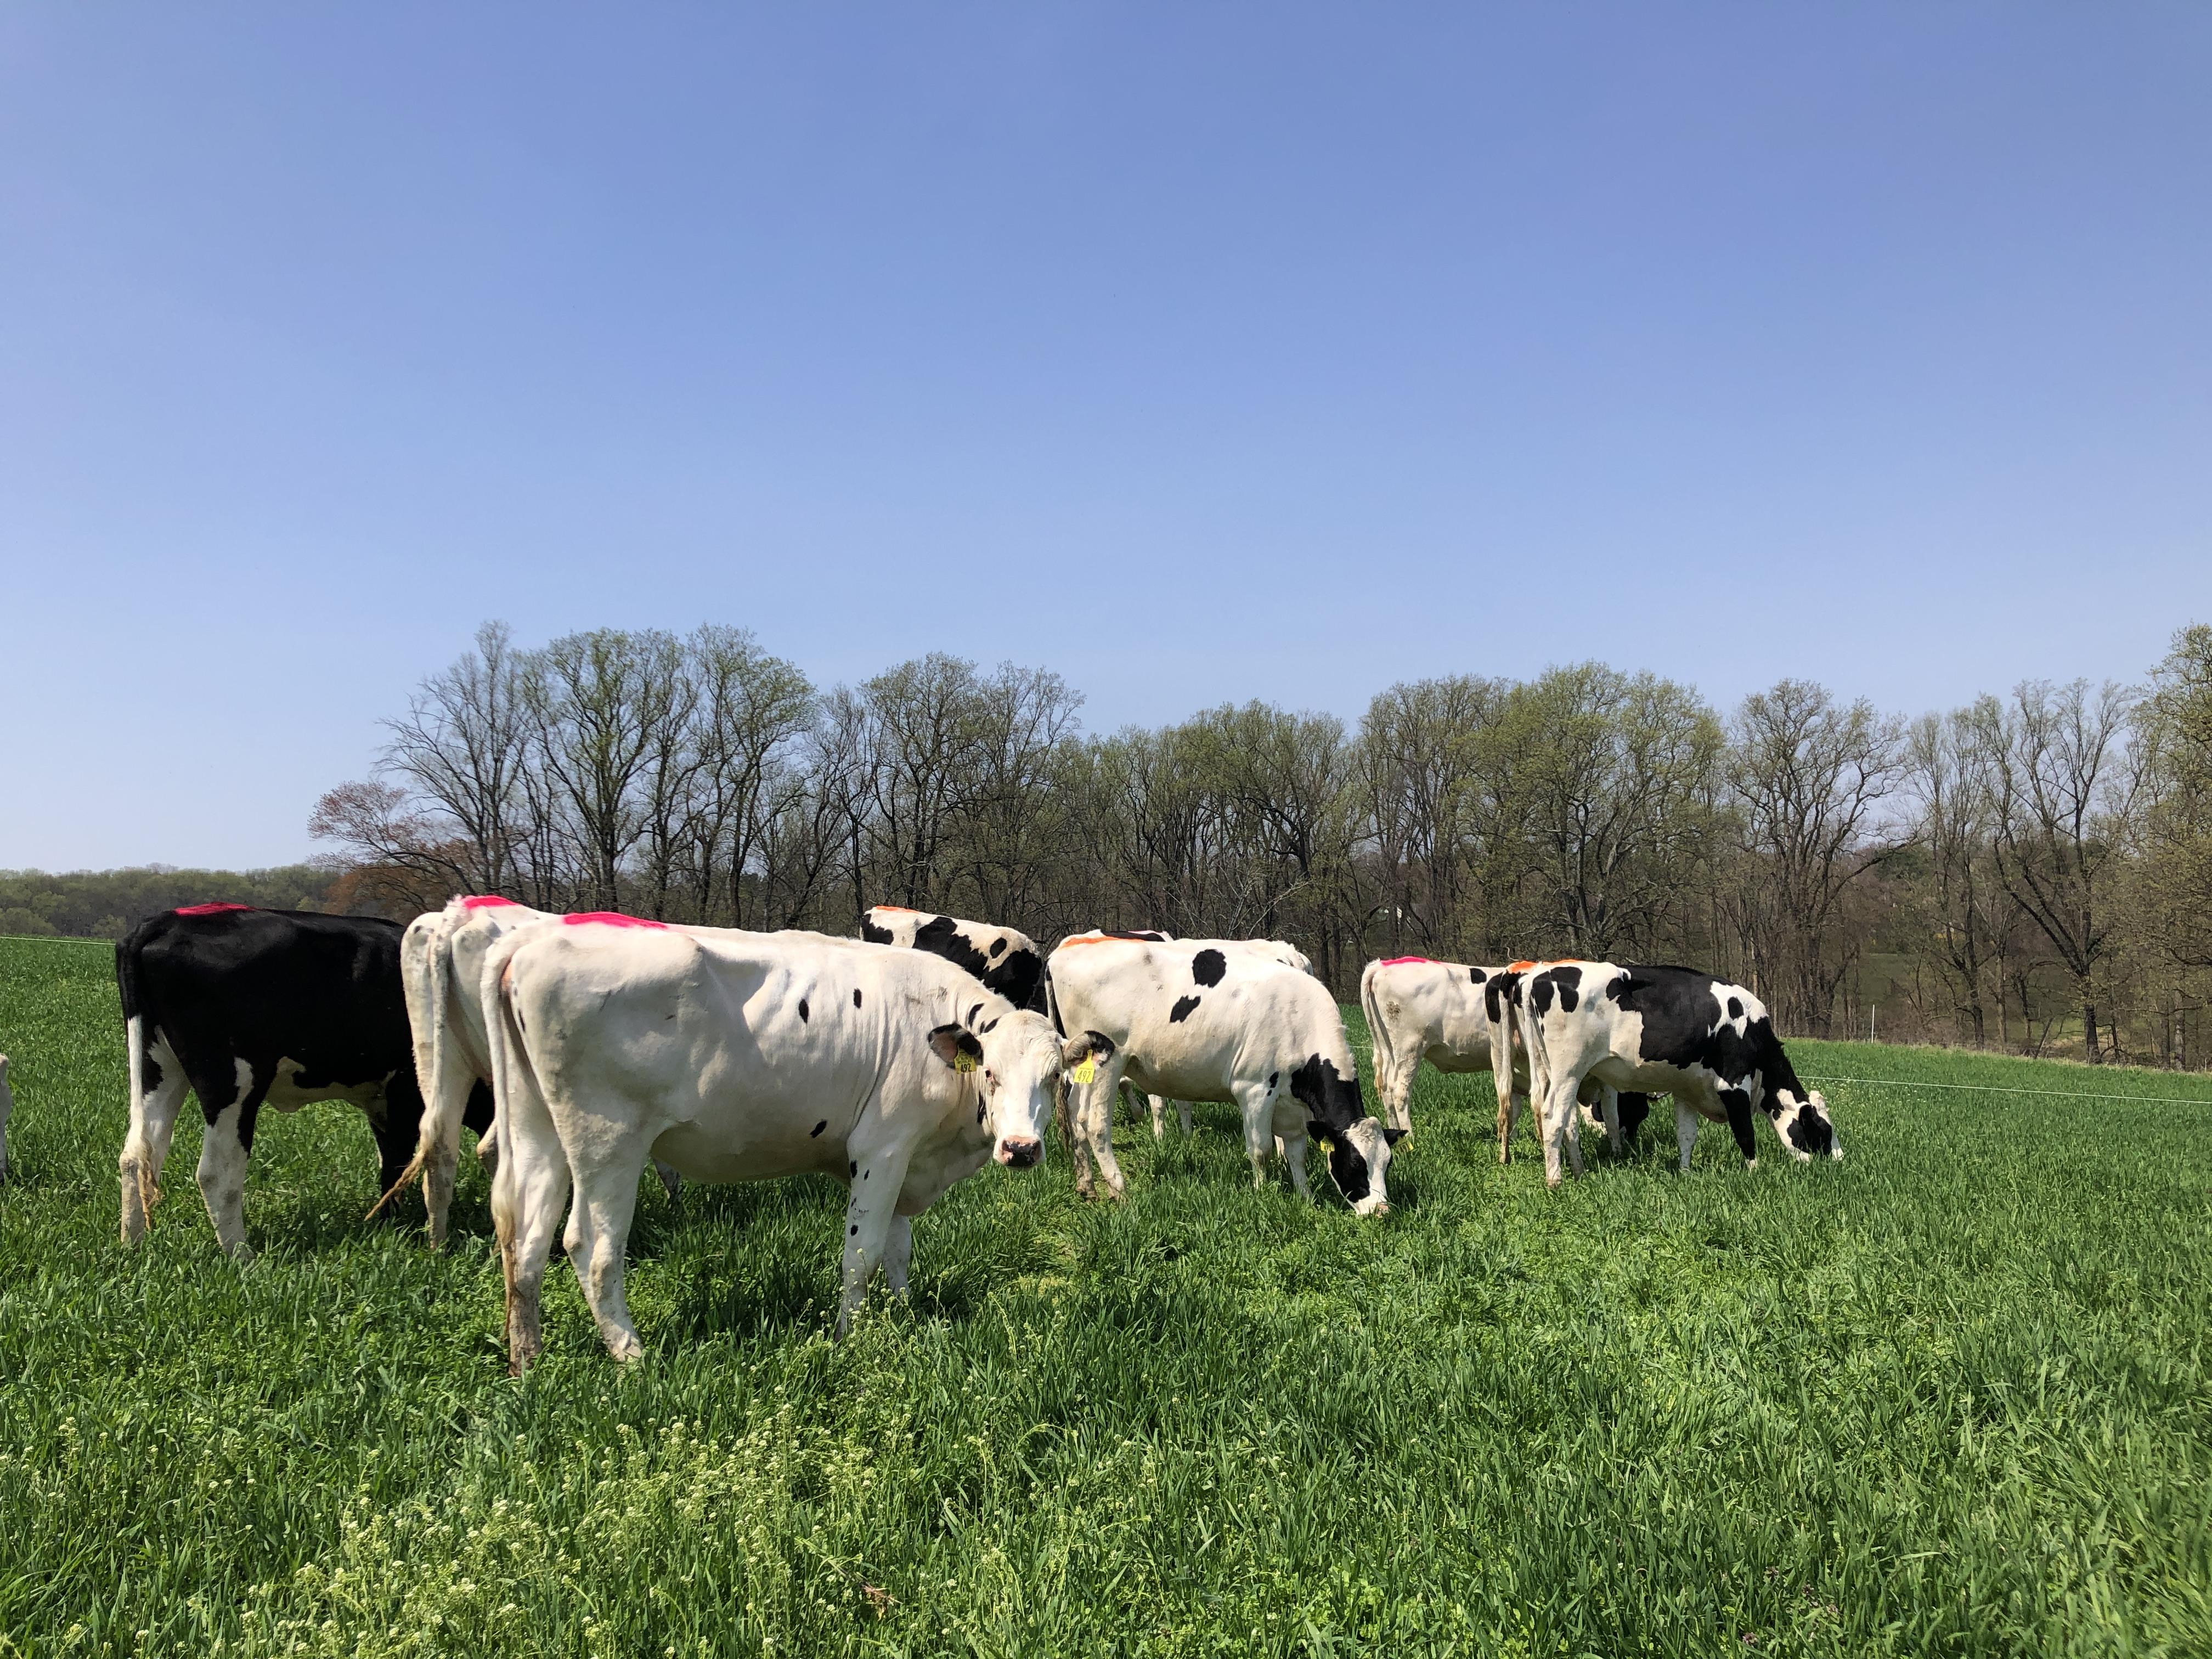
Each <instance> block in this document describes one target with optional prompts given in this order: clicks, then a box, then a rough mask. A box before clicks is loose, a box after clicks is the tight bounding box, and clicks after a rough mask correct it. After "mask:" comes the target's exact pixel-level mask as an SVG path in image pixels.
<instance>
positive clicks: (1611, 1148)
mask: <svg viewBox="0 0 2212 1659" xmlns="http://www.w3.org/2000/svg"><path fill="white" fill-rule="evenodd" d="M1598 1089H1599V1091H1600V1092H1599V1094H1598V1097H1597V1101H1598V1107H1597V1111H1598V1116H1599V1118H1600V1119H1601V1121H1603V1122H1604V1124H1605V1149H1606V1151H1607V1152H1610V1153H1611V1154H1612V1155H1613V1157H1615V1158H1619V1157H1620V1155H1621V1153H1622V1152H1624V1151H1626V1148H1625V1147H1623V1146H1621V1144H1620V1090H1618V1089H1616V1088H1614V1087H1613V1085H1611V1084H1607V1083H1601V1084H1599V1085H1598Z"/></svg>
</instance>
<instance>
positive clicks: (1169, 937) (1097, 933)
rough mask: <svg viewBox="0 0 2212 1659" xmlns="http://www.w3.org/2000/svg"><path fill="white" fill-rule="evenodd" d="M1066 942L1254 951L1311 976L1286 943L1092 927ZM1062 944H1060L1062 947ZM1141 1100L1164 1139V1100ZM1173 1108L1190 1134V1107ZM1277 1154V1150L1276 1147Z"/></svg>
mask: <svg viewBox="0 0 2212 1659" xmlns="http://www.w3.org/2000/svg"><path fill="white" fill-rule="evenodd" d="M1068 938H1069V939H1144V940H1147V941H1149V942H1150V943H1152V944H1154V945H1176V944H1182V945H1192V946H1194V947H1195V946H1199V945H1216V946H1218V947H1219V948H1220V949H1222V950H1224V951H1256V952H1257V953H1258V954H1259V955H1261V956H1262V957H1266V958H1267V960H1268V961H1270V962H1279V963H1282V964H1283V965H1284V966H1285V968H1295V969H1297V970H1298V971H1299V972H1300V973H1302V974H1310V973H1311V972H1313V959H1312V958H1311V957H1309V956H1307V955H1306V953H1305V952H1304V951H1301V950H1299V949H1298V947H1297V945H1292V944H1291V943H1290V942H1289V941H1288V940H1286V939H1180V940H1179V939H1176V936H1175V935H1174V934H1173V933H1161V932H1159V931H1158V929H1156V928H1150V927H1146V928H1139V929H1136V930H1134V931H1132V932H1127V933H1108V932H1105V931H1104V930H1103V929H1101V928H1096V927H1094V928H1092V929H1091V931H1090V932H1088V933H1071V934H1069V935H1068ZM1064 942H1065V941H1063V943H1064ZM1121 1088H1122V1091H1123V1093H1124V1094H1125V1095H1126V1096H1127V1097H1130V1098H1132V1099H1133V1098H1134V1097H1135V1096H1136V1095H1137V1092H1138V1091H1137V1089H1136V1085H1133V1084H1132V1083H1131V1082H1130V1081H1129V1080H1128V1079H1127V1078H1124V1079H1122V1080H1121ZM1144 1100H1145V1103H1146V1105H1147V1106H1148V1107H1150V1108H1151V1109H1152V1139H1155V1140H1161V1139H1165V1138H1166V1136H1167V1109H1168V1103H1167V1100H1166V1099H1165V1098H1164V1097H1162V1096H1159V1095H1146V1096H1145V1097H1144ZM1175 1108H1176V1115H1177V1116H1178V1117H1180V1118H1181V1119H1182V1132H1183V1133H1184V1134H1186V1135H1188V1133H1190V1132H1191V1130H1190V1103H1189V1102H1188V1101H1187V1100H1178V1101H1176V1103H1175ZM1060 1130H1061V1133H1066V1130H1067V1125H1066V1122H1064V1121H1063V1122H1062V1123H1061V1124H1060ZM1278 1150H1280V1148H1278Z"/></svg>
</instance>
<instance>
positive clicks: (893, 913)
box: [860, 904, 1044, 1013]
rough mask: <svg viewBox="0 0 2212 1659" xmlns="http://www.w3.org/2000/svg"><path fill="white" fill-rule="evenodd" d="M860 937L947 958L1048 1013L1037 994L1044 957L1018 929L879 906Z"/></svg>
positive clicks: (1021, 1004)
mask: <svg viewBox="0 0 2212 1659" xmlns="http://www.w3.org/2000/svg"><path fill="white" fill-rule="evenodd" d="M860 937H861V938H862V939H866V941H867V942H868V943H869V944H871V945H900V946H904V947H910V948H911V949H914V950H916V951H928V952H929V953H930V954H931V955H932V956H938V957H944V958H945V960H946V961H947V962H949V963H951V964H952V965H953V966H954V967H956V968H961V969H966V970H967V971H968V973H969V974H970V975H973V976H974V977H975V978H976V979H978V980H981V981H982V983H983V988H984V989H985V990H987V991H995V992H996V993H998V994H999V995H1000V996H1002V997H1004V998H1006V1000H1007V1001H1009V1002H1011V1003H1012V1004H1013V1005H1014V1006H1015V1007H1017V1008H1029V1009H1032V1010H1034V1011H1036V1012H1039V1013H1042V1012H1044V1000H1043V998H1042V996H1041V995H1040V994H1039V993H1038V981H1039V979H1040V977H1041V976H1042V974H1043V971H1044V957H1043V954H1042V952H1041V951H1038V949H1037V948H1036V941H1035V940H1033V939H1030V936H1029V935H1028V934H1027V933H1022V932H1021V931H1019V930H1018V929H1017V928H1012V927H992V926H991V924H990V923H989V922H987V921H961V920H960V918H959V917H957V916H940V915H933V914H932V913H931V912H929V911H927V910H908V909H907V908H904V907H903V906H901V905H896V904H878V905H877V906H876V907H875V908H873V909H872V910H870V911H869V912H868V913H867V915H865V916H862V917H861V918H860Z"/></svg>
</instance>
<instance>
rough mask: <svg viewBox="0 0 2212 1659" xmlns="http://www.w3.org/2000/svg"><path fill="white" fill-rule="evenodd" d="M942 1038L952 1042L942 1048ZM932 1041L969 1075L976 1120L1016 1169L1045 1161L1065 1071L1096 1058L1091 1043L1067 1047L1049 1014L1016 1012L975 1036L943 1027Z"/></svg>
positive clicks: (1003, 1160)
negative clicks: (1046, 1132) (1047, 1129)
mask: <svg viewBox="0 0 2212 1659" xmlns="http://www.w3.org/2000/svg"><path fill="white" fill-rule="evenodd" d="M940 1038H948V1039H949V1040H947V1041H945V1043H944V1045H943V1046H939V1041H940ZM1101 1041H1103V1039H1101ZM931 1042H932V1045H933V1047H939V1054H940V1055H941V1056H943V1057H945V1058H946V1059H947V1061H948V1063H949V1064H951V1066H952V1067H953V1069H954V1070H956V1071H958V1072H963V1073H969V1079H968V1080H969V1083H970V1084H972V1085H973V1086H974V1088H975V1121H976V1124H977V1126H978V1127H981V1128H984V1129H986V1130H987V1132H988V1133H989V1134H990V1137H991V1156H992V1157H993V1158H994V1159H996V1160H997V1161H998V1162H999V1163H1000V1164H1005V1165H1006V1168H1008V1169H1010V1170H1029V1169H1034V1168H1035V1167H1036V1165H1037V1164H1040V1163H1042V1161H1043V1158H1044V1127H1045V1124H1046V1123H1047V1121H1049V1120H1050V1118H1051V1116H1052V1109H1053V1101H1054V1097H1055V1096H1056V1095H1057V1093H1058V1091H1059V1085H1060V1070H1061V1067H1062V1066H1074V1065H1077V1064H1079V1063H1080V1062H1081V1061H1082V1060H1085V1059H1086V1058H1088V1057H1090V1055H1091V1051H1092V1047H1093V1045H1092V1042H1091V1039H1090V1038H1089V1037H1087V1036H1084V1037H1078V1038H1075V1039H1074V1040H1073V1041H1072V1042H1066V1043H1063V1042H1061V1041H1060V1037H1059V1036H1057V1035H1056V1034H1055V1033H1054V1030H1053V1029H1052V1024H1051V1022H1050V1021H1048V1019H1046V1018H1045V1017H1044V1016H1043V1015H1042V1014H1033V1013H1028V1012H1014V1013H1008V1014H1001V1015H1000V1016H998V1017H997V1018H994V1019H987V1020H984V1021H983V1022H982V1023H981V1025H980V1026H979V1027H978V1029H977V1030H975V1031H973V1032H969V1031H967V1030H963V1029H962V1028H961V1027H959V1026H948V1027H943V1028H940V1030H939V1032H938V1033H937V1034H933V1036H932V1038H931Z"/></svg>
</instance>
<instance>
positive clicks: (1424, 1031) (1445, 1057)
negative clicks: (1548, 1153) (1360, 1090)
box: [1359, 957, 1528, 1164]
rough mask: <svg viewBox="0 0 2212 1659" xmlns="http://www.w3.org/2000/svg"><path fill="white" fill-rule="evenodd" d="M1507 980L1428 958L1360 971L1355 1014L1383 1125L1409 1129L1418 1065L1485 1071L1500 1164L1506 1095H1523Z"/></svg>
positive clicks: (1524, 1076) (1523, 1065)
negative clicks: (1504, 996)
mask: <svg viewBox="0 0 2212 1659" xmlns="http://www.w3.org/2000/svg"><path fill="white" fill-rule="evenodd" d="M1522 965H1524V966H1525V965H1526V964H1522ZM1510 973H1511V970H1510V969H1499V968H1481V967H1476V966H1474V965H1473V964H1471V963H1464V962H1437V961H1434V960H1432V959H1431V958H1430V957H1384V958H1383V959H1382V960H1380V961H1376V962H1370V963H1368V964H1367V966H1366V967H1365V968H1364V969H1362V970H1361V973H1360V975H1359V1007H1360V1012H1362V1013H1364V1014H1365V1015H1366V1017H1367V1035H1368V1037H1369V1039H1370V1042H1372V1043H1373V1044H1374V1054H1375V1092H1376V1097H1378V1098H1379V1099H1380V1100H1381V1101H1382V1103H1383V1121H1384V1122H1386V1123H1389V1125H1390V1126H1391V1127H1394V1128H1396V1129H1401V1130H1409V1129H1411V1128H1412V1127H1413V1114H1412V1111H1411V1109H1410V1107H1409V1104H1408V1102H1409V1101H1410V1099H1411V1097H1412V1095H1413V1074H1414V1073H1416V1072H1417V1071H1419V1069H1420V1065H1421V1062H1422V1061H1423V1060H1427V1061H1428V1062H1429V1064H1430V1065H1431V1066H1435V1067H1436V1068H1437V1070H1438V1071H1439V1072H1447V1073H1464V1072H1487V1073H1490V1074H1491V1077H1492V1080H1493V1082H1494V1083H1495V1085H1496V1087H1497V1091H1498V1162H1499V1163H1501V1164H1503V1163H1504V1162H1506V1161H1507V1156H1506V1133H1507V1131H1508V1129H1509V1127H1510V1124H1511V1121H1512V1117H1513V1095H1514V1092H1515V1091H1516V1090H1518V1091H1521V1092H1522V1093H1524V1094H1525V1093H1526V1092H1527V1091H1528V1058H1527V1056H1526V1054H1516V1052H1515V1049H1514V1043H1513V1009H1512V1007H1511V1006H1510V1004H1505V1003H1503V1002H1502V1001H1501V1000H1500V996H1499V992H1500V990H1501V989H1502V988H1503V985H1504V983H1505V982H1508V981H1510ZM1501 976H1503V977H1501Z"/></svg>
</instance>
